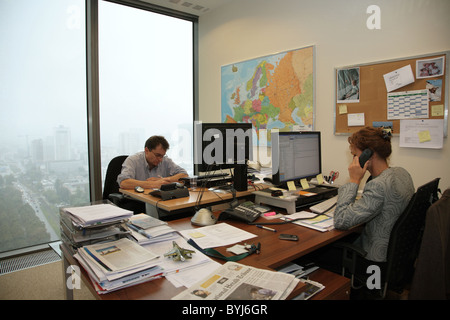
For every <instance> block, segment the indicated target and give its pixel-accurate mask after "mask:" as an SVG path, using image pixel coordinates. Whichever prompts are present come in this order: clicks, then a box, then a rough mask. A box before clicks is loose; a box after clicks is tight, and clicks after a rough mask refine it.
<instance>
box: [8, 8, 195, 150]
mask: <svg viewBox="0 0 450 320" xmlns="http://www.w3.org/2000/svg"><path fill="white" fill-rule="evenodd" d="M99 12H100V18H99V20H100V27H99V39H100V44H99V51H100V53H99V56H100V58H99V60H100V62H99V63H100V112H101V131H102V144H103V143H105V144H111V145H115V144H117V137H118V135H119V132H121V131H125V132H127V131H135V130H138V131H140V132H143V135H144V138H143V139H146V138H147V137H148V136H150V135H153V134H163V135H166V136H167V135H170V134H171V132H173V131H174V129H176V126H175V127H174V124H175V123H183V122H184V123H185V124H184V125H182V127H188V128H189V127H190V126H192V117H193V112H192V99H193V98H192V65H191V64H192V23H191V22H188V21H183V20H179V19H175V18H171V17H166V16H162V15H158V14H154V13H149V12H144V11H141V10H137V9H132V8H127V7H124V6H120V5H116V4H112V3H108V2H105V1H100V2H99ZM168 22H169V23H170V25H168V24H167V23H168ZM0 48H1V49H0V50H1V51H0V70H2V71H1V73H0V85H1V91H0V110H1V116H0V128H1V129H0V130H1V135H0V144H2V143H5V142H11V141H15V140H17V143H19V144H22V143H24V141H25V140H24V137H25V136H27V137H28V139H29V140H32V139H35V138H45V136H48V135H51V134H52V132H53V128H54V127H56V126H59V125H63V126H66V127H69V128H71V132H72V140H73V141H74V142H76V141H77V140H80V141H85V137H86V81H85V72H86V71H85V27H84V0H39V1H36V0H26V1H25V0H1V1H0ZM176 108H178V109H181V110H182V112H180V111H177V112H175V109H176ZM144 142H145V141H142V142H139V143H140V144H142V145H143V143H144Z"/></svg>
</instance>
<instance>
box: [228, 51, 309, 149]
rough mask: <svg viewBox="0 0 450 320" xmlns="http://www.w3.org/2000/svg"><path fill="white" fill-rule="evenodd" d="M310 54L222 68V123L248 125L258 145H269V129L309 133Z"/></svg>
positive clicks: (279, 56) (280, 55)
mask: <svg viewBox="0 0 450 320" xmlns="http://www.w3.org/2000/svg"><path fill="white" fill-rule="evenodd" d="M313 51H314V47H313V46H310V47H306V48H301V49H297V50H291V51H286V52H282V53H277V54H274V55H270V56H265V57H260V58H256V59H252V60H247V61H242V62H238V63H233V64H230V65H226V66H223V67H222V70H221V86H222V88H221V89H222V93H221V104H222V122H251V123H252V124H253V128H254V129H256V135H257V137H256V138H257V139H258V141H259V145H266V143H267V144H270V131H271V130H272V129H279V131H299V130H304V131H310V130H313V119H314V117H313V115H314V60H313V59H314V52H313ZM254 138H255V137H254ZM253 141H255V140H253Z"/></svg>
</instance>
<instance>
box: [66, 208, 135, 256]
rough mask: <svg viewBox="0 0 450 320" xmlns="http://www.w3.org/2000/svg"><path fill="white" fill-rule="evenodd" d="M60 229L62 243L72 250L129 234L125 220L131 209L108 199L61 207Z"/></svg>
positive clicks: (128, 216)
mask: <svg viewBox="0 0 450 320" xmlns="http://www.w3.org/2000/svg"><path fill="white" fill-rule="evenodd" d="M59 213H60V230H61V240H62V242H63V245H65V247H66V248H67V249H68V250H69V251H70V252H71V253H72V255H73V254H75V253H76V252H77V251H78V249H79V248H81V247H82V246H85V245H90V244H95V243H101V242H105V241H114V240H118V239H121V238H124V237H127V236H129V234H130V231H129V229H128V228H127V227H126V222H127V221H128V219H129V218H130V217H132V216H133V212H132V211H129V210H125V209H122V208H119V207H117V206H115V205H114V204H112V203H111V202H109V201H105V202H101V203H98V204H92V205H86V206H80V207H69V208H61V209H60V211H59Z"/></svg>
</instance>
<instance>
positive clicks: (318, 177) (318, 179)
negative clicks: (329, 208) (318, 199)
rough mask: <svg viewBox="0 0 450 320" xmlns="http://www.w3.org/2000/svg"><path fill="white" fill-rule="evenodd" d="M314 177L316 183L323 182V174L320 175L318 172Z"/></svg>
mask: <svg viewBox="0 0 450 320" xmlns="http://www.w3.org/2000/svg"><path fill="white" fill-rule="evenodd" d="M316 179H317V183H318V184H322V183H323V176H322V174H321V173H319V174H318V175H317V176H316Z"/></svg>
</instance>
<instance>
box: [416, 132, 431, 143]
mask: <svg viewBox="0 0 450 320" xmlns="http://www.w3.org/2000/svg"><path fill="white" fill-rule="evenodd" d="M417 135H418V136H419V142H420V143H423V142H427V141H431V135H430V131H429V130H424V131H420V132H418V133H417Z"/></svg>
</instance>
